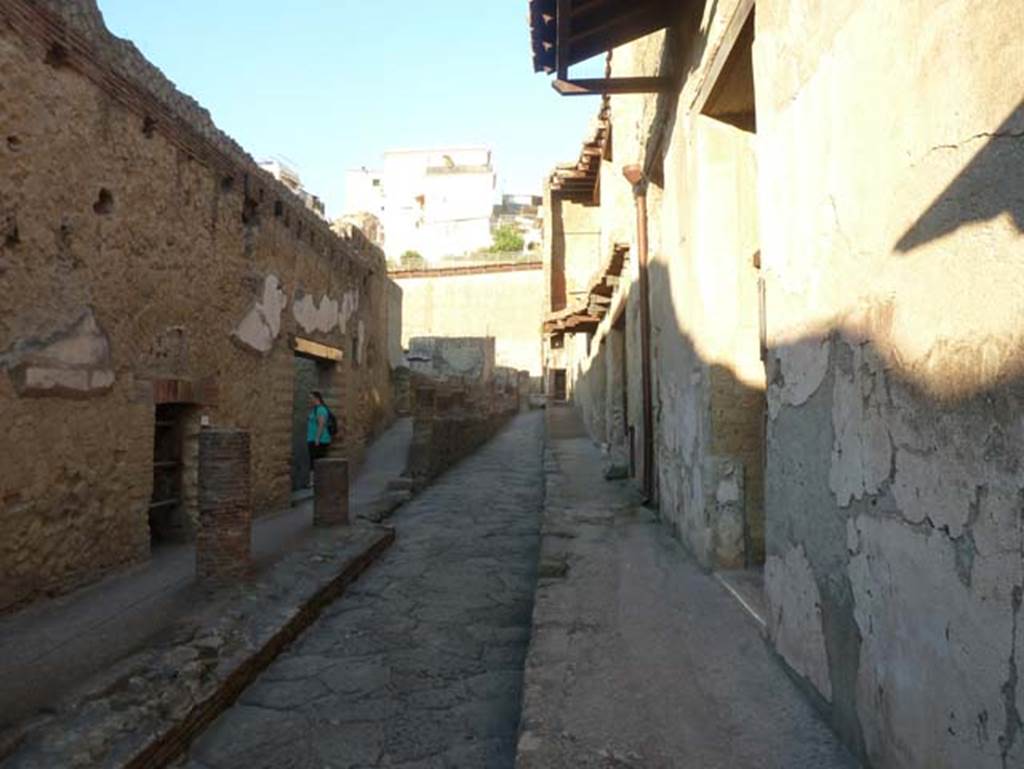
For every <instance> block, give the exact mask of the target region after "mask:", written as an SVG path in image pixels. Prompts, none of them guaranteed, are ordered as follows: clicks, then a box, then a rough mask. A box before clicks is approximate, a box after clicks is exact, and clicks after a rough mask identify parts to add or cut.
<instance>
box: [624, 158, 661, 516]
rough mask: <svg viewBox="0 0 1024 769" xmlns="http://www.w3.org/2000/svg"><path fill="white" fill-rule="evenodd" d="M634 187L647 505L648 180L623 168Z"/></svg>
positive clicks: (650, 494) (650, 455)
mask: <svg viewBox="0 0 1024 769" xmlns="http://www.w3.org/2000/svg"><path fill="white" fill-rule="evenodd" d="M622 173H623V176H625V177H626V180H627V181H628V182H629V183H630V184H632V185H633V195H634V196H635V198H636V250H637V262H638V264H639V267H640V382H641V389H642V392H643V412H644V414H643V418H644V445H643V454H642V456H643V463H644V477H643V490H644V497H645V498H646V499H645V501H646V502H652V501H653V500H654V406H653V397H652V392H651V302H650V283H649V280H648V274H647V179H646V177H645V176H644V173H643V170H642V168H641V167H640V166H639V165H629V166H626V167H625V168H623V169H622Z"/></svg>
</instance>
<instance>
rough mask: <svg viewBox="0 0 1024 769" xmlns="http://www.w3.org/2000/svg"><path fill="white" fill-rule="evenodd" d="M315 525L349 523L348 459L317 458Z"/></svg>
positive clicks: (314, 484)
mask: <svg viewBox="0 0 1024 769" xmlns="http://www.w3.org/2000/svg"><path fill="white" fill-rule="evenodd" d="M313 475H314V478H315V481H314V483H313V525H314V526H347V525H348V460H347V459H329V458H326V457H325V458H323V459H318V460H316V467H315V470H314V472H313Z"/></svg>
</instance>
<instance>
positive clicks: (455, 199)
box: [345, 147, 495, 263]
mask: <svg viewBox="0 0 1024 769" xmlns="http://www.w3.org/2000/svg"><path fill="white" fill-rule="evenodd" d="M494 189H495V174H494V166H493V164H492V161H491V150H490V149H488V148H486V147H449V148H442V149H432V150H392V151H390V152H386V153H384V164H383V170H382V171H380V172H376V171H369V170H367V169H359V170H354V171H349V172H348V175H347V177H346V199H345V212H346V213H347V214H355V213H360V212H369V213H374V214H375V215H376V216H377V217H378V218H379V219H380V221H381V223H382V225H383V230H384V251H385V253H386V254H387V256H388V258H389V259H392V260H395V261H398V260H400V259H401V257H402V254H404V253H406V252H408V251H415V252H416V253H418V254H420V255H421V256H422V257H423V258H424V259H425V260H426V261H427V262H431V263H436V262H439V261H442V260H444V259H446V258H449V257H457V256H462V255H464V254H469V253H472V252H474V251H479V250H482V249H486V248H488V247H489V246H490V244H491V214H492V208H493V204H494Z"/></svg>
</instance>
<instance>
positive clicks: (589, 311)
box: [544, 243, 629, 334]
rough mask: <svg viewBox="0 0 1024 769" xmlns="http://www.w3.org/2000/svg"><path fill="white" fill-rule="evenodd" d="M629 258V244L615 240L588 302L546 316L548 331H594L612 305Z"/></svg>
mask: <svg viewBox="0 0 1024 769" xmlns="http://www.w3.org/2000/svg"><path fill="white" fill-rule="evenodd" d="M628 261H629V245H628V244H627V243H616V244H615V245H614V246H613V247H612V253H611V255H610V256H609V257H608V259H606V260H605V263H604V264H603V265H602V266H601V269H600V270H598V271H597V275H596V276H595V277H594V278H593V280H591V281H590V288H589V289H588V290H587V297H586V300H585V303H583V304H580V305H578V306H576V307H571V308H566V309H564V310H559V311H557V312H553V313H551V314H550V315H548V316H547V318H545V319H544V332H545V333H548V334H580V333H583V334H592V333H594V332H595V331H596V330H597V327H598V326H599V325H600V323H601V321H602V320H604V317H605V315H607V314H608V310H609V309H610V308H611V306H612V297H613V296H614V294H615V291H616V290H617V289H618V287H619V282H620V281H621V280H622V273H623V271H624V270H625V268H626V264H627V263H628Z"/></svg>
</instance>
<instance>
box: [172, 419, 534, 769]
mask: <svg viewBox="0 0 1024 769" xmlns="http://www.w3.org/2000/svg"><path fill="white" fill-rule="evenodd" d="M542 434H543V416H542V415H540V414H538V413H536V412H534V413H532V414H524V415H520V416H518V417H515V418H514V419H513V420H512V421H511V422H510V423H509V425H508V426H506V427H505V428H504V429H503V430H502V431H501V432H500V433H499V434H498V435H497V436H496V437H495V438H494V439H492V440H491V441H490V442H489V443H487V444H486V445H484V446H483V447H482V448H481V449H480V450H479V451H478V452H477V453H475V454H474V455H472V456H470V457H468V458H467V459H465V460H463V461H462V462H461V463H459V464H458V465H456V466H455V467H453V468H452V469H451V470H449V471H448V472H447V473H445V474H444V475H442V476H440V477H439V478H438V479H437V481H436V482H435V483H434V485H432V486H431V487H429V488H428V489H427V490H426V491H424V492H423V493H422V494H420V495H418V496H417V497H415V498H414V499H413V500H412V501H410V502H408V503H407V504H405V505H403V506H402V508H400V510H399V511H398V513H397V514H396V516H395V518H394V520H393V522H394V524H395V526H396V527H397V528H398V539H397V541H396V543H395V546H394V547H393V548H391V549H390V550H389V551H388V552H387V553H386V554H385V555H384V557H383V558H382V559H381V560H380V561H379V562H378V563H377V564H376V565H375V566H374V568H373V569H372V570H371V571H370V572H369V573H367V575H366V577H365V579H362V580H360V581H359V583H358V584H356V585H353V586H352V588H351V589H350V590H349V591H348V592H347V593H346V595H345V598H344V600H342V601H339V602H338V603H337V604H335V605H334V606H331V607H329V608H328V609H327V610H326V611H325V612H324V614H323V616H322V617H321V618H320V619H319V621H318V622H317V623H316V624H315V625H314V626H313V627H311V628H310V629H309V630H308V631H307V632H306V633H305V634H304V635H303V636H302V638H300V639H299V640H298V641H297V642H296V643H295V644H293V645H292V647H291V648H290V649H288V650H287V652H286V653H285V654H283V655H281V656H280V657H279V658H278V659H277V661H275V663H274V664H273V665H271V666H270V667H269V668H268V669H267V670H266V671H265V672H264V673H263V675H261V676H260V677H259V679H258V680H257V681H256V682H255V683H254V684H253V685H252V686H251V687H250V688H249V689H248V690H247V691H246V692H245V693H244V694H243V695H242V696H241V697H240V698H239V700H238V702H237V704H236V705H235V706H234V707H232V708H230V709H229V710H228V711H226V712H225V713H224V714H223V715H222V716H221V717H220V719H218V720H217V722H216V723H214V724H213V725H212V727H211V728H210V729H209V731H207V732H206V733H205V734H204V735H203V736H202V737H201V738H200V739H198V740H196V741H195V743H194V744H193V745H192V748H191V750H190V751H189V754H188V757H187V758H186V759H184V760H183V761H182V762H181V764H180V765H181V766H182V767H187V769H284V768H287V769H324V768H325V767H331V769H345V768H346V767H433V768H436V769H441V768H443V767H460V768H462V769H472V768H474V767H480V768H481V769H485V768H486V769H502V767H511V766H512V764H513V762H514V760H515V739H516V730H517V724H518V720H519V696H520V686H521V678H522V666H523V660H524V658H525V654H526V646H527V643H528V640H529V635H530V616H531V609H532V601H533V593H534V588H535V585H536V568H537V550H538V543H539V532H538V524H539V514H540V508H541V504H542V498H543V485H542V482H541V481H542V477H543V476H542V471H541V443H542Z"/></svg>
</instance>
